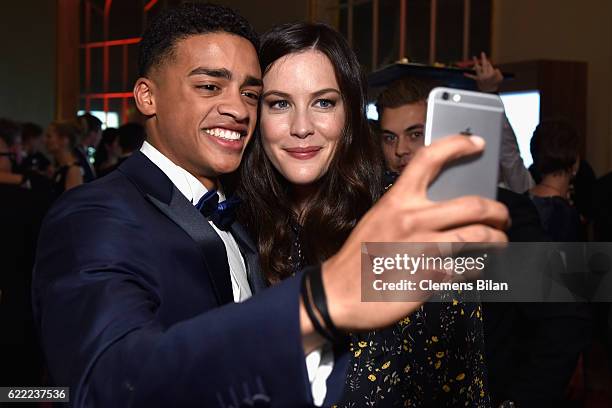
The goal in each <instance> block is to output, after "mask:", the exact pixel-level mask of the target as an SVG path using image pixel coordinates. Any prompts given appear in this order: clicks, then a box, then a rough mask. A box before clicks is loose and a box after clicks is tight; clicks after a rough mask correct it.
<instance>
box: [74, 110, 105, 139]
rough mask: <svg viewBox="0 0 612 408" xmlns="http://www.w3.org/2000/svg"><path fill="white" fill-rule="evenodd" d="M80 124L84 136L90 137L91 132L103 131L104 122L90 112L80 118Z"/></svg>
mask: <svg viewBox="0 0 612 408" xmlns="http://www.w3.org/2000/svg"><path fill="white" fill-rule="evenodd" d="M79 123H80V124H81V127H82V128H83V135H88V134H89V133H90V132H98V131H100V129H102V121H101V120H100V119H98V118H96V117H95V116H94V115H92V114H91V113H89V112H87V113H84V114H83V115H81V116H79Z"/></svg>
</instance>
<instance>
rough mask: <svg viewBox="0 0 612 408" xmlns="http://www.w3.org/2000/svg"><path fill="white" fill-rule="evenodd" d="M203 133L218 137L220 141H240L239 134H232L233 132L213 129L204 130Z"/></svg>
mask: <svg viewBox="0 0 612 408" xmlns="http://www.w3.org/2000/svg"><path fill="white" fill-rule="evenodd" d="M204 131H205V132H206V133H208V134H209V135H211V136H214V137H219V138H221V139H226V140H238V139H240V132H234V131H233V130H228V129H220V128H214V129H205V130H204Z"/></svg>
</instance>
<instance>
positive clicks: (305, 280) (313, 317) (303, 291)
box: [300, 270, 334, 343]
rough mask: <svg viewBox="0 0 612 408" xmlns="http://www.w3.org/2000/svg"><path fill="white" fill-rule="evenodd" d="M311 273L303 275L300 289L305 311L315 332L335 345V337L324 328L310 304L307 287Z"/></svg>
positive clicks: (306, 272)
mask: <svg viewBox="0 0 612 408" xmlns="http://www.w3.org/2000/svg"><path fill="white" fill-rule="evenodd" d="M309 272H310V271H309V270H306V271H304V273H303V275H302V283H301V287H300V292H301V294H302V302H304V309H306V313H307V314H308V317H309V318H310V322H311V323H312V326H313V327H314V329H315V331H316V332H317V333H319V334H320V335H321V336H322V337H323V338H325V339H327V340H328V341H330V342H332V343H333V342H334V338H333V336H332V335H331V333H330V332H328V331H327V330H326V329H325V328H324V327H323V325H322V324H321V322H320V321H319V319H318V318H317V316H316V315H315V312H314V310H313V307H312V303H310V294H309V291H308V287H307V286H308V282H309V281H310V279H309V275H310V274H309ZM311 290H312V287H311Z"/></svg>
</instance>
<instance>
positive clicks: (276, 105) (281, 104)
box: [268, 99, 289, 109]
mask: <svg viewBox="0 0 612 408" xmlns="http://www.w3.org/2000/svg"><path fill="white" fill-rule="evenodd" d="M268 107H269V108H270V109H287V108H288V107H289V102H288V101H286V100H284V99H281V100H278V101H271V102H269V103H268Z"/></svg>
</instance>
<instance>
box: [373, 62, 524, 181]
mask: <svg viewBox="0 0 612 408" xmlns="http://www.w3.org/2000/svg"><path fill="white" fill-rule="evenodd" d="M474 70H475V72H476V74H475V75H471V74H465V75H466V76H467V77H469V78H471V79H474V80H475V81H476V87H477V89H478V90H479V91H481V92H491V93H494V92H497V90H498V89H499V85H500V84H501V82H502V80H503V76H502V73H501V72H500V70H499V69H498V68H495V67H493V65H492V64H491V62H490V61H489V60H488V58H487V56H486V54H485V53H481V56H480V59H478V58H474ZM440 85H441V84H440V83H439V81H433V80H427V79H419V78H410V77H407V78H404V79H400V80H397V81H396V82H395V83H394V84H391V85H389V87H388V88H387V89H397V90H398V91H397V92H391V93H389V92H387V96H386V97H385V99H386V100H385V102H384V103H385V107H386V109H387V111H386V112H387V121H396V122H398V124H402V122H404V121H405V125H406V126H407V127H405V128H402V129H401V130H399V129H398V130H397V133H395V134H388V133H387V134H386V135H385V134H383V135H382V140H383V143H382V148H383V153H384V157H385V163H386V166H387V171H388V172H390V173H387V174H386V175H385V178H387V179H389V180H392V179H393V178H394V177H396V176H397V174H399V173H401V170H402V169H403V168H404V167H405V165H406V163H408V161H409V160H410V158H411V157H412V156H413V154H414V149H415V146H414V144H415V143H416V145H417V146H421V145H422V144H423V142H424V132H425V128H424V125H425V116H426V113H427V104H426V101H427V97H428V95H429V91H430V90H431V89H433V88H434V87H436V86H440ZM402 88H404V89H403V90H401V89H402ZM379 114H380V111H379ZM406 114H409V115H411V116H406ZM379 122H380V120H379ZM379 127H380V125H379ZM499 170H500V172H499V174H500V175H499V178H500V183H501V185H502V186H504V187H506V188H508V189H509V190H511V191H514V192H517V193H524V192H525V191H527V190H529V188H531V187H533V185H534V182H533V179H532V178H531V175H530V173H529V171H528V170H527V169H526V168H525V165H524V164H523V160H522V159H521V155H520V153H519V148H518V143H517V141H516V135H515V134H514V131H513V129H512V126H510V123H509V122H508V120H507V118H505V120H504V128H503V132H502V144H501V151H500V166H499Z"/></svg>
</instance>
